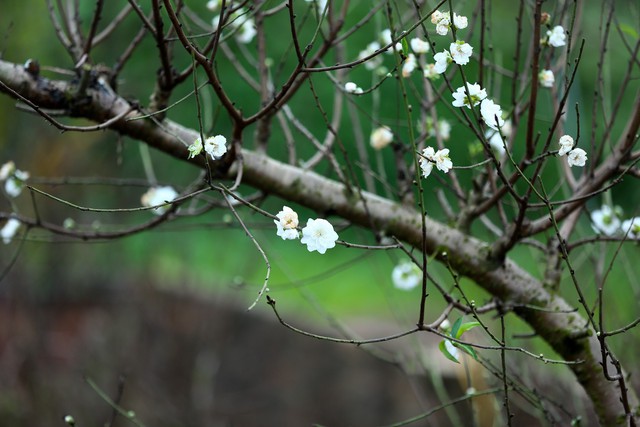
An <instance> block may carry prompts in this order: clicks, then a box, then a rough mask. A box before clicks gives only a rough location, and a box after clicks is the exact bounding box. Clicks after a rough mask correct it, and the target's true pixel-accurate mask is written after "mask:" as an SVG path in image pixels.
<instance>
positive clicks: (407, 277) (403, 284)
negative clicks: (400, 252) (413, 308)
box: [391, 262, 422, 291]
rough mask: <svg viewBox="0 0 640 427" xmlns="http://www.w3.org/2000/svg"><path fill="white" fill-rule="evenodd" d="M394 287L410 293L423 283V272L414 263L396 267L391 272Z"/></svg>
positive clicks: (405, 263)
mask: <svg viewBox="0 0 640 427" xmlns="http://www.w3.org/2000/svg"><path fill="white" fill-rule="evenodd" d="M391 280H392V282H393V286H395V287H396V288H398V289H402V290H405V291H409V290H411V289H413V288H415V287H416V286H418V285H419V284H420V283H421V282H422V271H420V268H419V267H418V266H417V265H415V264H414V263H412V262H404V263H401V264H398V265H396V266H395V267H394V269H393V271H392V272H391Z"/></svg>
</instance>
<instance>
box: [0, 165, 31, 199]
mask: <svg viewBox="0 0 640 427" xmlns="http://www.w3.org/2000/svg"><path fill="white" fill-rule="evenodd" d="M29 176H30V175H29V172H25V171H21V170H19V169H15V170H14V171H13V174H12V175H10V176H9V177H8V178H7V180H6V181H5V182H4V191H6V192H7V194H8V195H9V196H10V197H18V196H19V195H20V193H22V190H23V189H24V185H25V182H26V181H27V180H28V179H29Z"/></svg>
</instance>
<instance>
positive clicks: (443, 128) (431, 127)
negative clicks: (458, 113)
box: [426, 117, 451, 141]
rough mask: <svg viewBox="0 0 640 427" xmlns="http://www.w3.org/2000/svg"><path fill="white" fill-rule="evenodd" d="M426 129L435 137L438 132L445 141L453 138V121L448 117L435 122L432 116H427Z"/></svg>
mask: <svg viewBox="0 0 640 427" xmlns="http://www.w3.org/2000/svg"><path fill="white" fill-rule="evenodd" d="M426 130H427V134H428V135H429V136H430V137H435V136H436V134H438V135H439V136H440V138H441V139H442V140H443V141H447V140H449V138H451V123H449V121H448V120H446V119H440V120H438V122H437V123H435V124H434V123H433V120H432V119H431V117H427V123H426Z"/></svg>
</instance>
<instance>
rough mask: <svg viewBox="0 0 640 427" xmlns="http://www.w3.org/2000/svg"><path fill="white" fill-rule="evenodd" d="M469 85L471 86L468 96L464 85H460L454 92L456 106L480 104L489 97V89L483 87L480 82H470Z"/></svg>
mask: <svg viewBox="0 0 640 427" xmlns="http://www.w3.org/2000/svg"><path fill="white" fill-rule="evenodd" d="M467 86H468V88H469V96H467V91H466V89H465V87H464V86H460V87H459V88H458V89H456V91H455V92H454V93H453V94H452V95H453V98H454V101H453V106H454V107H465V106H466V107H467V108H471V106H472V105H473V106H476V105H478V104H479V103H480V102H481V101H482V100H483V99H485V98H486V97H487V91H486V90H484V89H482V88H481V87H480V85H479V84H478V83H473V84H468V85H467Z"/></svg>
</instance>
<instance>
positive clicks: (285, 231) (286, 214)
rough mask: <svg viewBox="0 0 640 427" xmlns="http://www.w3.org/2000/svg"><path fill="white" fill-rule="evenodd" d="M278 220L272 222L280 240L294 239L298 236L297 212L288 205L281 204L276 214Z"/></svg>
mask: <svg viewBox="0 0 640 427" xmlns="http://www.w3.org/2000/svg"><path fill="white" fill-rule="evenodd" d="M276 217H278V220H277V221H276V220H275V219H274V220H273V222H274V223H275V224H276V227H277V229H278V230H277V232H276V234H277V235H278V236H279V237H282V240H294V239H297V238H298V237H300V235H299V234H298V230H297V229H296V228H297V227H298V214H297V213H296V212H295V211H294V210H293V209H291V208H290V207H288V206H283V207H282V210H281V211H280V212H278V214H277V215H276Z"/></svg>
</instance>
